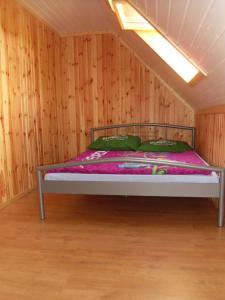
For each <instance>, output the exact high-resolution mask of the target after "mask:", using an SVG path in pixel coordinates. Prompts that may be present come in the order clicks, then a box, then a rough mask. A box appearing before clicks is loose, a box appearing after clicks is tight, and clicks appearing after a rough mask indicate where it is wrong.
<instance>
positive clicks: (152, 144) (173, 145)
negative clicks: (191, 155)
mask: <svg viewBox="0 0 225 300" xmlns="http://www.w3.org/2000/svg"><path fill="white" fill-rule="evenodd" d="M137 150H138V151H144V152H177V153H178V152H184V151H188V150H192V148H191V147H190V146H189V145H188V144H187V143H185V142H182V141H173V140H149V141H145V142H143V143H142V144H141V146H140V147H139V148H138V149H137Z"/></svg>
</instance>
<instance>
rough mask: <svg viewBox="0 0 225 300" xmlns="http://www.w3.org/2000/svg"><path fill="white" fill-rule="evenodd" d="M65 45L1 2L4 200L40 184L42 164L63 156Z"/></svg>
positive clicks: (0, 187)
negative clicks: (60, 98) (61, 92)
mask: <svg viewBox="0 0 225 300" xmlns="http://www.w3.org/2000/svg"><path fill="white" fill-rule="evenodd" d="M59 50H60V38H59V37H58V36H57V35H56V34H55V33H53V32H52V31H51V30H50V29H49V28H47V27H46V26H45V25H43V24H42V23H41V22H39V21H38V20H37V19H36V18H34V17H33V16H31V15H30V14H29V13H28V12H26V11H25V10H24V9H23V8H21V7H20V6H19V5H18V4H17V3H16V2H15V1H13V0H7V1H6V0H2V1H1V2H0V71H1V73H0V204H1V202H4V201H6V200H9V199H12V198H13V197H15V196H16V195H19V194H21V193H23V192H25V191H27V190H29V189H30V188H32V187H33V186H34V184H35V177H36V176H35V168H36V166H37V165H39V164H43V163H50V162H56V161H58V159H59V157H58V154H59V153H58V144H59V133H58V125H57V119H58V118H57V99H58V98H57V97H58V96H57V95H58V91H57V90H56V89H58V87H57V81H59V80H58V79H56V77H57V76H59V75H60V72H57V69H58V68H60V63H59V59H60V52H59ZM56 80H57V81H56Z"/></svg>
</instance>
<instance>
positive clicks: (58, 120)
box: [0, 0, 194, 206]
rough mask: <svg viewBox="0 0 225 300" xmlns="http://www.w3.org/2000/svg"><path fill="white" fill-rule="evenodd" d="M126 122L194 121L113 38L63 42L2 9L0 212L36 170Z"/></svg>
mask: <svg viewBox="0 0 225 300" xmlns="http://www.w3.org/2000/svg"><path fill="white" fill-rule="evenodd" d="M127 122H161V123H173V124H182V125H188V126H192V125H194V113H193V110H192V109H191V108H190V107H189V106H187V105H186V104H185V103H183V102H182V101H180V99H179V98H178V97H177V95H176V94H174V93H173V92H172V91H171V90H170V89H168V88H167V87H166V86H165V85H164V84H163V83H162V82H161V81H160V80H159V79H157V77H156V76H155V75H154V74H153V73H152V72H151V71H150V70H149V69H148V68H146V66H145V65H144V64H143V63H142V62H141V61H140V60H139V59H138V58H137V57H136V56H135V55H134V53H133V52H132V51H131V50H129V49H128V48H127V47H126V46H125V45H124V44H123V43H122V42H121V41H120V40H119V39H118V38H117V37H116V36H114V35H113V34H91V35H87V36H79V37H66V38H60V37H59V36H58V34H56V33H55V32H53V31H52V30H51V29H50V28H48V27H47V26H46V25H45V24H43V23H42V22H41V21H39V20H37V18H35V17H34V16H32V15H31V14H30V13H28V12H27V11H26V10H24V9H23V8H22V7H21V6H19V4H17V2H16V1H14V0H1V1H0V206H2V204H4V203H5V202H6V201H7V200H10V199H12V198H14V197H16V196H18V195H20V194H23V193H24V192H26V191H28V190H29V189H32V188H33V187H34V186H35V182H36V180H35V168H36V166H37V165H40V164H46V163H53V162H59V161H63V160H65V159H69V158H71V157H72V156H74V155H75V154H77V153H79V152H81V151H83V150H84V149H85V147H86V145H87V144H88V143H89V136H88V132H89V129H90V128H91V127H93V126H101V125H105V124H113V123H114V124H115V123H127ZM174 135H175V137H176V138H182V137H185V135H184V134H182V133H181V135H178V134H177V133H176V132H175V133H174V132H173V136H174Z"/></svg>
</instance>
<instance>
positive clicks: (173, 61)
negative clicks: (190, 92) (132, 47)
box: [108, 0, 206, 83]
mask: <svg viewBox="0 0 225 300" xmlns="http://www.w3.org/2000/svg"><path fill="white" fill-rule="evenodd" d="M108 1H109V2H110V3H111V7H112V8H113V9H114V12H115V13H116V15H117V18H118V20H119V22H120V25H121V27H122V29H124V30H133V31H134V32H136V34H137V35H138V36H139V37H140V38H141V39H142V40H143V41H144V42H145V43H146V44H147V45H148V46H149V47H151V48H152V49H153V50H154V51H155V52H156V53H157V54H158V55H159V56H160V57H161V58H162V59H163V60H164V61H165V62H166V63H167V64H168V65H169V66H170V67H171V68H172V69H173V70H174V71H175V72H176V73H177V74H178V75H179V76H180V77H182V78H183V79H184V80H185V81H186V82H187V83H190V82H192V81H194V79H195V78H197V77H199V75H205V76H206V73H204V72H203V71H202V70H200V68H199V67H197V66H195V65H194V64H193V63H192V62H191V61H190V60H189V59H188V58H186V57H185V56H184V55H183V53H182V52H181V51H179V50H178V49H177V48H176V47H175V46H174V45H173V44H172V43H171V42H170V41H168V40H167V39H166V38H165V37H164V36H163V35H162V34H161V33H160V32H159V31H158V30H156V29H155V27H154V26H152V25H151V24H150V23H149V21H148V20H146V19H145V18H144V17H143V16H142V15H141V14H140V13H139V12H138V11H137V10H136V9H135V8H134V7H133V6H132V5H131V4H130V3H128V2H127V1H125V0H108Z"/></svg>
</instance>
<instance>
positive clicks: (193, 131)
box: [191, 127, 195, 149]
mask: <svg viewBox="0 0 225 300" xmlns="http://www.w3.org/2000/svg"><path fill="white" fill-rule="evenodd" d="M191 133H192V147H193V149H195V128H194V127H192V129H191Z"/></svg>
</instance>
